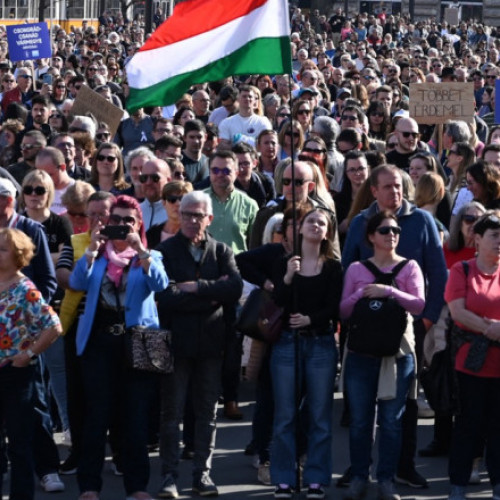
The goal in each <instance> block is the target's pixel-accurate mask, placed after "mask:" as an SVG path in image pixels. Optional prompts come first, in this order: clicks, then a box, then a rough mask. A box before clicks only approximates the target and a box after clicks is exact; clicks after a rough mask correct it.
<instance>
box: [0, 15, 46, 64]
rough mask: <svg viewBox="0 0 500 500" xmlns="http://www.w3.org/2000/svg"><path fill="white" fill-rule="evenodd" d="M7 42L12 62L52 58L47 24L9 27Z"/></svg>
mask: <svg viewBox="0 0 500 500" xmlns="http://www.w3.org/2000/svg"><path fill="white" fill-rule="evenodd" d="M7 41H8V43H9V58H10V60H11V61H12V62H16V61H26V60H28V59H40V58H43V57H51V56H52V48H51V44H50V34H49V28H48V27H47V23H31V24H16V25H13V26H7Z"/></svg>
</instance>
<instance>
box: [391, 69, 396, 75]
mask: <svg viewBox="0 0 500 500" xmlns="http://www.w3.org/2000/svg"><path fill="white" fill-rule="evenodd" d="M397 72H398V70H397V69H390V70H389V73H390V74H391V75H395V74H396V73H397Z"/></svg>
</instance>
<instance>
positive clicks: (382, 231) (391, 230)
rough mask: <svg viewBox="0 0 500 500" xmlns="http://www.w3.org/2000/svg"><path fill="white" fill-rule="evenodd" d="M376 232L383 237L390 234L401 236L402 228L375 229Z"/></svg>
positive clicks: (384, 227)
mask: <svg viewBox="0 0 500 500" xmlns="http://www.w3.org/2000/svg"><path fill="white" fill-rule="evenodd" d="M375 231H377V233H378V234H381V235H382V236H386V235H388V234H389V233H392V234H396V235H398V234H401V228H400V227H399V226H382V227H377V229H375Z"/></svg>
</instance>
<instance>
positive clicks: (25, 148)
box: [21, 144, 41, 151]
mask: <svg viewBox="0 0 500 500" xmlns="http://www.w3.org/2000/svg"><path fill="white" fill-rule="evenodd" d="M39 147H41V146H39V145H38V144H21V151H29V150H30V149H35V148H39Z"/></svg>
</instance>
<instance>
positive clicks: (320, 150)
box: [302, 148, 325, 154]
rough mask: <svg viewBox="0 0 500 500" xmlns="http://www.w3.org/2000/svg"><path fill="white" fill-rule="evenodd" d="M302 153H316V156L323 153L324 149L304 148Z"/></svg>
mask: <svg viewBox="0 0 500 500" xmlns="http://www.w3.org/2000/svg"><path fill="white" fill-rule="evenodd" d="M302 152H303V153H316V154H321V153H325V150H324V149H314V148H304V149H303V150H302Z"/></svg>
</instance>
